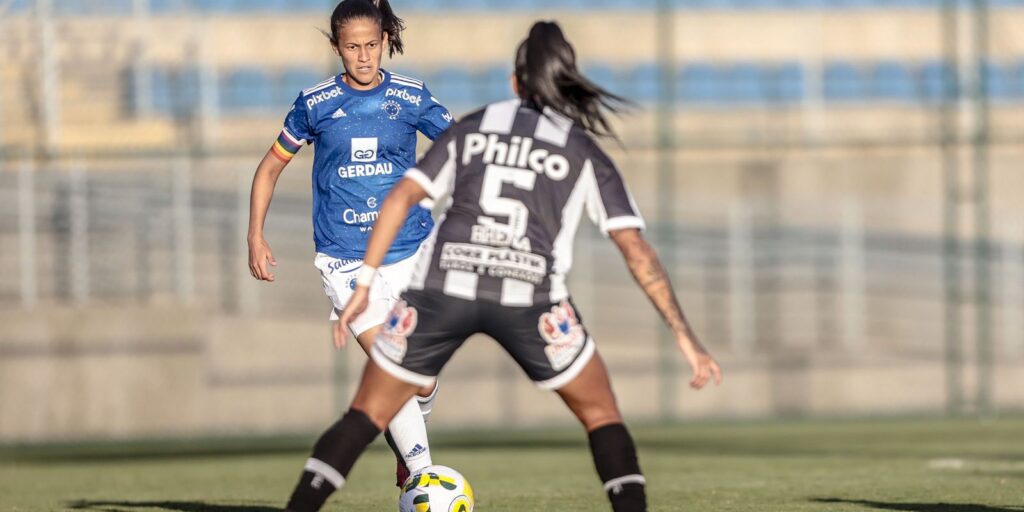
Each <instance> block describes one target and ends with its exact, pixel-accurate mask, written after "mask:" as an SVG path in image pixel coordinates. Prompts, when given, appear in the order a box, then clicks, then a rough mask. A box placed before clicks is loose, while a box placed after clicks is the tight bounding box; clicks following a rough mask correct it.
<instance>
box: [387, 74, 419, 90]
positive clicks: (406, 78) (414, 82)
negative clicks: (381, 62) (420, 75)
mask: <svg viewBox="0 0 1024 512" xmlns="http://www.w3.org/2000/svg"><path fill="white" fill-rule="evenodd" d="M396 78H397V79H399V80H401V81H403V82H409V83H410V84H412V85H415V86H418V87H419V88H421V89H422V88H423V81H422V80H417V79H415V78H413V77H411V76H405V75H399V74H398V73H391V79H392V80H394V79H396Z"/></svg>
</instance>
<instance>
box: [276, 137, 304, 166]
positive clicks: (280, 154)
mask: <svg viewBox="0 0 1024 512" xmlns="http://www.w3.org/2000/svg"><path fill="white" fill-rule="evenodd" d="M303 142H305V141H304V140H302V139H297V138H295V136H294V135H292V134H290V133H288V129H287V128H285V129H283V130H281V135H278V136H277V140H276V141H274V145H273V146H272V147H271V148H270V150H271V151H272V152H273V153H274V156H276V157H277V159H278V160H280V161H282V162H285V163H287V162H289V161H291V159H292V157H294V156H295V153H298V152H299V150H300V149H302V143H303Z"/></svg>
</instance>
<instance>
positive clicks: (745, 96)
mask: <svg viewBox="0 0 1024 512" xmlns="http://www.w3.org/2000/svg"><path fill="white" fill-rule="evenodd" d="M718 82H719V84H720V86H721V90H722V100H724V101H725V102H728V103H762V102H764V99H765V90H766V87H765V83H764V82H765V80H764V76H763V73H762V70H761V67H760V66H758V65H757V64H752V63H739V64H733V65H731V66H729V67H727V68H725V69H723V70H721V71H720V72H719V77H718Z"/></svg>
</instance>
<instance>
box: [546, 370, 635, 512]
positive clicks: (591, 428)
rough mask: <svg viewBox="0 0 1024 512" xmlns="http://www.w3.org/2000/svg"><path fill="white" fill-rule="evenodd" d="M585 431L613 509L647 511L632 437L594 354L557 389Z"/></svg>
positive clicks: (630, 511)
mask: <svg viewBox="0 0 1024 512" xmlns="http://www.w3.org/2000/svg"><path fill="white" fill-rule="evenodd" d="M558 395H559V396H561V397H562V400H563V401H564V402H565V404H566V405H567V406H569V409H570V410H571V411H572V412H573V414H575V415H576V417H577V418H578V419H579V420H580V423H582V424H583V427H584V428H586V430H587V436H588V437H589V439H590V450H591V452H592V453H593V455H594V465H595V466H596V467H597V474H598V475H599V476H600V477H601V481H602V482H604V489H605V491H606V492H607V493H608V499H609V500H610V501H611V503H612V509H613V510H614V511H615V512H642V511H646V510H647V497H646V493H645V492H644V484H645V480H644V477H643V474H641V473H640V464H639V462H637V458H636V447H635V445H634V444H633V439H632V437H630V435H629V431H628V430H626V426H625V425H623V423H622V414H621V413H620V412H619V407H618V405H617V404H616V403H615V395H614V393H612V386H611V382H610V381H609V379H608V370H607V368H605V365H604V361H603V360H601V356H600V355H598V354H597V353H595V354H594V357H593V359H591V360H590V362H588V363H587V365H586V366H585V367H584V368H583V371H581V372H580V374H579V375H578V376H576V378H575V379H573V380H572V381H571V382H569V383H568V384H566V385H565V386H563V387H562V388H561V389H559V390H558Z"/></svg>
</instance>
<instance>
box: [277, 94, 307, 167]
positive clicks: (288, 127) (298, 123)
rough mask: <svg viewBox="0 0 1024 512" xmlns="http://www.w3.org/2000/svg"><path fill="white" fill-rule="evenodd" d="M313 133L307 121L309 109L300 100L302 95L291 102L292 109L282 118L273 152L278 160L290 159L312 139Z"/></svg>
mask: <svg viewBox="0 0 1024 512" xmlns="http://www.w3.org/2000/svg"><path fill="white" fill-rule="evenodd" d="M313 137H314V135H313V133H312V129H311V127H310V123H309V110H307V109H306V104H305V103H303V101H302V95H299V97H298V98H297V99H296V100H295V103H294V104H292V109H291V110H289V111H288V115H287V116H285V118H284V128H282V129H281V133H280V134H278V136H277V141H276V142H274V146H273V148H272V149H273V152H274V155H275V156H277V158H279V159H280V160H283V161H285V162H287V161H289V160H291V159H292V157H294V156H295V153H298V151H299V150H300V149H302V145H303V144H308V143H309V142H310V141H312V140H313Z"/></svg>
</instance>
